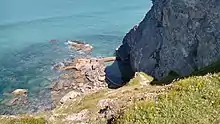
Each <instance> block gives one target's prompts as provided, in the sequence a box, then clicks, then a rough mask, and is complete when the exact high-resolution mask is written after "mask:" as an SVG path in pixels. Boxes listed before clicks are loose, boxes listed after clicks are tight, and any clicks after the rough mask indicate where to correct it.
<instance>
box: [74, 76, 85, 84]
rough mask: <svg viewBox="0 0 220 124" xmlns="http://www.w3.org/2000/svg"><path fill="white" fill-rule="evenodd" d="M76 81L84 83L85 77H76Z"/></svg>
mask: <svg viewBox="0 0 220 124" xmlns="http://www.w3.org/2000/svg"><path fill="white" fill-rule="evenodd" d="M75 81H76V82H77V83H83V82H84V81H85V80H84V79H83V77H81V78H77V79H75Z"/></svg>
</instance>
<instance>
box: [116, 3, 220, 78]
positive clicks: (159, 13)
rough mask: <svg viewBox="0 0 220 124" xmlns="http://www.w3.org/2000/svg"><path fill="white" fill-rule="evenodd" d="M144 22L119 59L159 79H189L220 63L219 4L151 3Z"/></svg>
mask: <svg viewBox="0 0 220 124" xmlns="http://www.w3.org/2000/svg"><path fill="white" fill-rule="evenodd" d="M152 3H153V6H152V8H151V10H150V11H149V12H148V13H147V14H146V16H145V18H144V19H143V21H142V22H141V23H140V24H138V25H136V26H135V27H134V28H133V29H131V30H130V32H129V33H127V35H126V36H125V37H124V39H123V45H121V46H120V48H119V49H118V50H117V52H116V54H117V56H118V57H119V58H120V59H121V60H123V61H127V62H130V65H131V67H132V69H133V70H134V71H138V72H141V71H142V72H146V73H147V74H150V75H152V76H154V77H156V78H157V79H161V78H163V77H166V76H167V75H169V73H170V72H176V73H177V74H179V75H182V76H186V75H189V74H190V73H192V72H193V71H195V70H198V69H201V68H203V67H205V66H207V65H210V64H212V63H213V62H216V61H217V60H219V59H220V30H219V29H220V1H218V0H152Z"/></svg>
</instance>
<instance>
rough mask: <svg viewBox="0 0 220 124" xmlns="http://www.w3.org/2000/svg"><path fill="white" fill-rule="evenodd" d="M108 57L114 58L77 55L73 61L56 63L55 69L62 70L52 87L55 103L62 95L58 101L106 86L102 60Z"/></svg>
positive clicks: (62, 101)
mask: <svg viewBox="0 0 220 124" xmlns="http://www.w3.org/2000/svg"><path fill="white" fill-rule="evenodd" d="M109 59H114V58H106V59H101V58H85V57H78V58H75V59H73V61H70V62H66V63H63V64H60V65H56V69H58V70H61V71H63V72H62V74H61V75H60V78H59V79H58V80H57V81H56V82H55V83H54V85H53V87H52V96H53V100H55V103H56V101H57V100H59V99H60V98H61V97H63V96H64V97H63V98H62V99H61V101H60V103H64V102H65V101H67V100H68V99H71V98H73V97H76V96H78V95H79V93H88V92H90V91H96V90H99V89H102V88H104V87H107V83H106V82H105V64H104V61H105V60H108V61H109ZM70 91H71V92H70ZM68 92H69V93H68ZM66 93H68V94H66ZM65 94H66V95H65Z"/></svg>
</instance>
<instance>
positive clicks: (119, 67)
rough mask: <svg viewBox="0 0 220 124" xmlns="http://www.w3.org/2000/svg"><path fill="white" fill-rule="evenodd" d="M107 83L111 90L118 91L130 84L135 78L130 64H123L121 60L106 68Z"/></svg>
mask: <svg viewBox="0 0 220 124" xmlns="http://www.w3.org/2000/svg"><path fill="white" fill-rule="evenodd" d="M105 72H106V82H107V83H108V87H109V88H111V89H117V88H120V87H122V86H124V85H125V84H126V82H129V80H130V79H131V78H132V77H133V76H134V72H133V71H132V68H131V66H130V64H129V62H123V61H120V60H117V61H114V63H113V64H112V65H110V66H108V67H106V70H105Z"/></svg>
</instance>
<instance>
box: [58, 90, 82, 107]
mask: <svg viewBox="0 0 220 124" xmlns="http://www.w3.org/2000/svg"><path fill="white" fill-rule="evenodd" d="M80 95H81V93H80V92H76V91H70V92H69V93H67V94H66V95H65V96H63V97H62V98H61V100H60V103H61V104H63V103H65V102H66V101H68V100H70V99H74V98H76V97H77V96H80Z"/></svg>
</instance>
